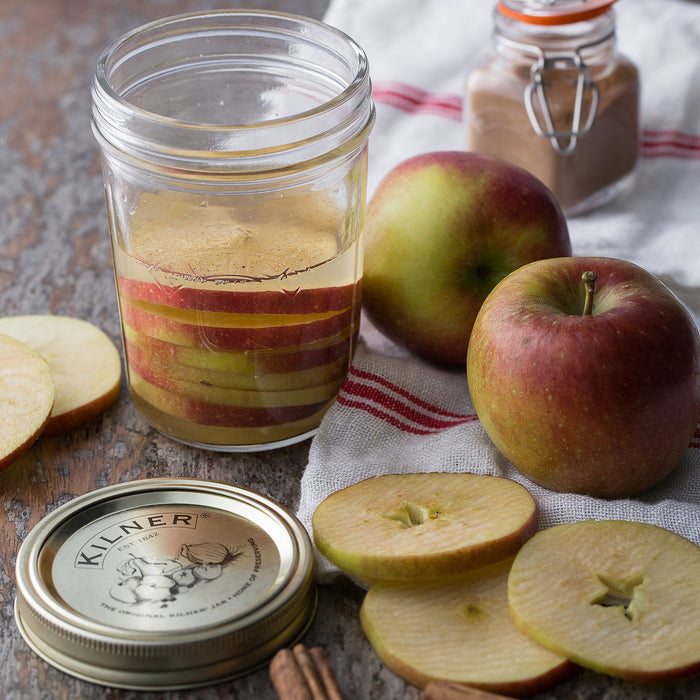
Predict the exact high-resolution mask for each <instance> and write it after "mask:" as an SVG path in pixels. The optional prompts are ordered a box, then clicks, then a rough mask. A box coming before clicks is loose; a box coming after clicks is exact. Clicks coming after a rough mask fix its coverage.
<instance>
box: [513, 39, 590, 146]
mask: <svg viewBox="0 0 700 700" xmlns="http://www.w3.org/2000/svg"><path fill="white" fill-rule="evenodd" d="M569 67H570V68H572V69H573V70H574V71H575V73H576V80H575V84H576V95H575V97H574V104H573V110H572V113H571V127H570V128H569V129H564V130H563V129H561V128H559V129H557V128H555V126H554V119H553V118H552V111H551V108H550V105H549V102H548V100H547V93H546V82H545V80H544V77H543V76H544V73H545V71H546V70H547V69H552V68H554V69H555V70H561V69H562V68H569ZM587 95H590V106H589V108H588V110H587V113H586V114H585V115H584V113H583V112H584V109H583V106H584V103H585V99H586V96H587ZM524 100H525V109H526V111H527V115H528V117H529V118H530V124H532V128H533V129H534V130H535V133H536V134H538V135H539V136H545V137H547V138H549V140H550V143H551V144H552V147H553V148H554V150H555V151H556V152H557V153H560V154H562V155H566V154H568V153H571V152H572V151H574V150H575V148H576V145H577V144H578V139H579V138H580V137H581V136H584V135H585V134H587V133H588V132H589V131H590V130H591V128H592V127H593V122H594V121H595V117H596V114H597V112H598V103H599V101H600V94H599V91H598V86H597V85H596V84H595V83H594V82H593V81H592V80H591V77H590V72H589V70H588V66H587V65H586V64H585V63H584V61H583V59H582V58H581V54H580V53H579V51H578V50H576V51H572V52H570V53H567V54H561V55H557V56H545V54H544V53H543V52H542V53H540V54H539V56H538V60H537V62H536V63H534V64H533V66H532V68H531V70H530V83H529V84H528V86H527V87H526V88H525V95H524ZM535 100H536V101H537V105H536V104H535ZM537 106H539V111H540V113H541V115H542V119H543V121H544V123H542V122H541V121H540V119H539V117H538V114H537Z"/></svg>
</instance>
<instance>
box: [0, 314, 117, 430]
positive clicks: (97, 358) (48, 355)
mask: <svg viewBox="0 0 700 700" xmlns="http://www.w3.org/2000/svg"><path fill="white" fill-rule="evenodd" d="M0 333H5V334H6V335H9V336H11V337H13V338H17V339H18V340H20V341H22V342H24V343H26V344H27V345H29V346H30V347H31V348H33V349H34V350H35V351H36V352H38V353H39V354H40V355H41V356H42V357H43V358H44V359H45V360H46V362H47V363H48V366H49V370H50V372H51V377H52V378H53V382H54V385H55V390H56V399H55V402H54V406H53V410H52V411H51V415H50V417H49V421H48V423H47V424H46V427H45V428H44V431H43V434H44V435H47V436H49V435H58V434H60V433H65V432H68V431H69V430H73V429H74V428H77V427H79V426H81V425H84V424H85V423H88V422H89V421H91V420H92V419H93V418H95V417H97V416H98V415H100V414H101V413H102V412H103V411H106V410H107V409H108V408H109V407H110V406H111V405H112V404H113V403H115V401H116V400H117V398H118V396H119V390H120V384H121V357H120V356H119V351H118V350H117V348H116V347H115V345H114V343H113V342H112V341H111V340H110V338H109V337H108V336H107V335H106V334H105V333H104V332H103V331H102V330H101V329H99V328H98V327H97V326H95V325H93V324H91V323H89V322H88V321H83V320H82V319H79V318H73V317H70V316H56V315H51V314H36V315H25V316H6V317H4V318H0Z"/></svg>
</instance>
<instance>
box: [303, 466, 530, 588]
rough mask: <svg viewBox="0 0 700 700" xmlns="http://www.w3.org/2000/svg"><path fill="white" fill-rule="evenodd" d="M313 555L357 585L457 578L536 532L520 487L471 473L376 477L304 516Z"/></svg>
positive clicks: (515, 547)
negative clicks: (308, 520) (307, 519)
mask: <svg viewBox="0 0 700 700" xmlns="http://www.w3.org/2000/svg"><path fill="white" fill-rule="evenodd" d="M312 528H313V534H314V540H315V543H316V546H317V547H318V549H319V551H320V552H321V554H323V555H324V556H325V557H326V558H327V559H328V560H329V561H330V562H332V563H333V564H335V565H336V566H338V567H339V568H340V569H342V570H344V571H345V572H346V573H348V574H349V575H351V576H353V577H355V578H356V579H359V580H360V581H364V582H372V581H375V580H405V579H410V578H413V579H416V578H429V577H432V576H445V575H450V574H456V573H462V572H464V571H467V570H469V569H474V568H477V567H480V566H485V565H486V564H491V563H492V562H495V561H498V560H500V559H505V558H507V557H509V556H511V555H513V554H515V552H517V551H518V549H519V548H520V546H521V545H522V544H523V542H525V541H526V540H527V539H529V538H530V537H531V536H532V535H533V534H534V533H535V531H536V528H537V518H536V506H535V501H534V500H533V498H532V496H531V495H530V493H529V492H528V491H527V489H525V488H524V487H523V486H521V485H520V484H518V483H516V482H514V481H511V480H509V479H504V478H501V477H497V476H489V475H479V474H471V473H443V472H433V473H416V474H384V475H382V476H377V477H372V478H369V479H365V480H364V481H360V482H358V483H356V484H353V485H352V486H348V487H347V488H344V489H341V490H339V491H336V492H335V493H332V494H331V495H330V496H328V497H327V498H326V499H325V500H324V501H322V502H321V503H320V504H319V505H318V507H317V508H316V510H315V512H314V514H313V518H312Z"/></svg>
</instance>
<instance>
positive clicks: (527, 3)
mask: <svg viewBox="0 0 700 700" xmlns="http://www.w3.org/2000/svg"><path fill="white" fill-rule="evenodd" d="M614 2H615V0H502V1H501V2H499V3H498V4H497V5H496V8H495V11H494V55H493V57H492V59H491V60H490V61H489V62H487V63H486V64H484V65H483V66H481V67H479V68H477V69H476V70H474V71H473V72H472V73H471V75H470V76H469V78H468V81H467V91H466V99H465V116H466V119H467V120H468V132H469V148H470V149H471V150H473V151H477V152H480V153H485V154H488V155H492V156H495V157H498V158H503V159H504V160H508V161H510V162H512V163H514V164H515V165H519V166H520V167H522V168H525V169H526V170H529V171H530V172H532V173H533V174H534V175H536V176H537V177H538V178H539V179H540V180H542V181H543V182H544V183H545V184H546V185H547V186H548V187H549V188H550V189H551V190H552V192H553V193H554V195H555V196H556V197H557V199H558V200H559V202H560V204H561V205H562V207H563V209H564V210H565V211H566V213H567V214H578V213H581V212H584V211H588V210H590V209H592V208H594V207H597V206H600V205H601V204H603V203H605V202H607V201H609V200H610V199H612V198H613V197H614V196H616V195H617V194H619V193H620V192H621V191H622V190H624V189H626V188H627V187H628V186H629V185H630V184H631V181H632V179H633V176H634V171H635V168H636V164H637V156H638V149H639V74H638V71H637V68H636V67H635V66H634V64H633V63H632V62H631V61H630V60H629V59H627V58H626V57H624V56H623V55H621V54H620V53H619V52H618V50H617V46H616V22H615V15H614V9H613V4H614Z"/></svg>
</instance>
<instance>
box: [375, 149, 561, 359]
mask: <svg viewBox="0 0 700 700" xmlns="http://www.w3.org/2000/svg"><path fill="white" fill-rule="evenodd" d="M569 255H571V241H570V239H569V232H568V228H567V224H566V219H565V217H564V214H563V213H562V210H561V208H560V206H559V204H558V203H557V201H556V199H555V198H554V196H553V195H552V193H551V192H550V191H549V190H548V189H547V188H546V187H545V186H544V185H543V184H542V183H541V182H540V181H539V180H537V179H536V178H535V177H534V176H533V175H531V174H530V173H528V172H526V171H525V170H522V169H520V168H518V167H516V166H514V165H511V164H509V163H505V162H504V161H500V160H496V159H494V158H491V157H489V156H484V155H480V154H476V153H470V152H466V151H438V152H433V153H426V154H422V155H418V156H415V157H413V158H409V159H408V160H406V161H404V162H403V163H400V164H399V165H398V166H397V167H396V168H394V169H393V170H391V171H390V172H389V173H388V174H387V175H386V177H385V178H384V179H383V180H382V181H381V182H380V183H379V186H378V188H377V190H376V193H375V194H374V196H373V197H372V199H371V201H370V203H369V206H368V209H367V217H366V225H365V262H364V281H363V302H364V307H365V310H366V311H367V314H368V316H369V318H370V319H371V320H372V322H373V323H374V325H376V326H377V328H378V329H379V330H381V331H382V332H383V333H384V334H385V335H386V336H387V337H389V338H390V339H392V340H394V341H395V342H398V343H400V344H401V345H403V346H404V347H406V348H408V349H409V350H410V351H412V352H413V353H414V354H416V355H418V356H421V357H423V358H424V359H427V360H429V361H431V362H434V363H437V364H443V365H448V366H456V365H459V366H462V367H463V366H464V361H465V359H466V354H467V344H468V341H469V334H470V332H471V328H472V325H473V323H474V319H475V318H476V314H477V312H478V311H479V308H480V307H481V304H482V303H483V301H484V299H485V298H486V296H487V295H488V293H489V292H490V291H491V290H492V289H493V287H494V286H495V285H496V284H497V283H498V282H499V281H500V280H501V279H502V278H503V277H505V276H506V275H507V274H508V273H510V272H512V271H513V270H515V269H516V268H518V267H520V266H521V265H524V264H525V263H529V262H531V261H533V260H539V259H541V258H552V257H559V256H569Z"/></svg>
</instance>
